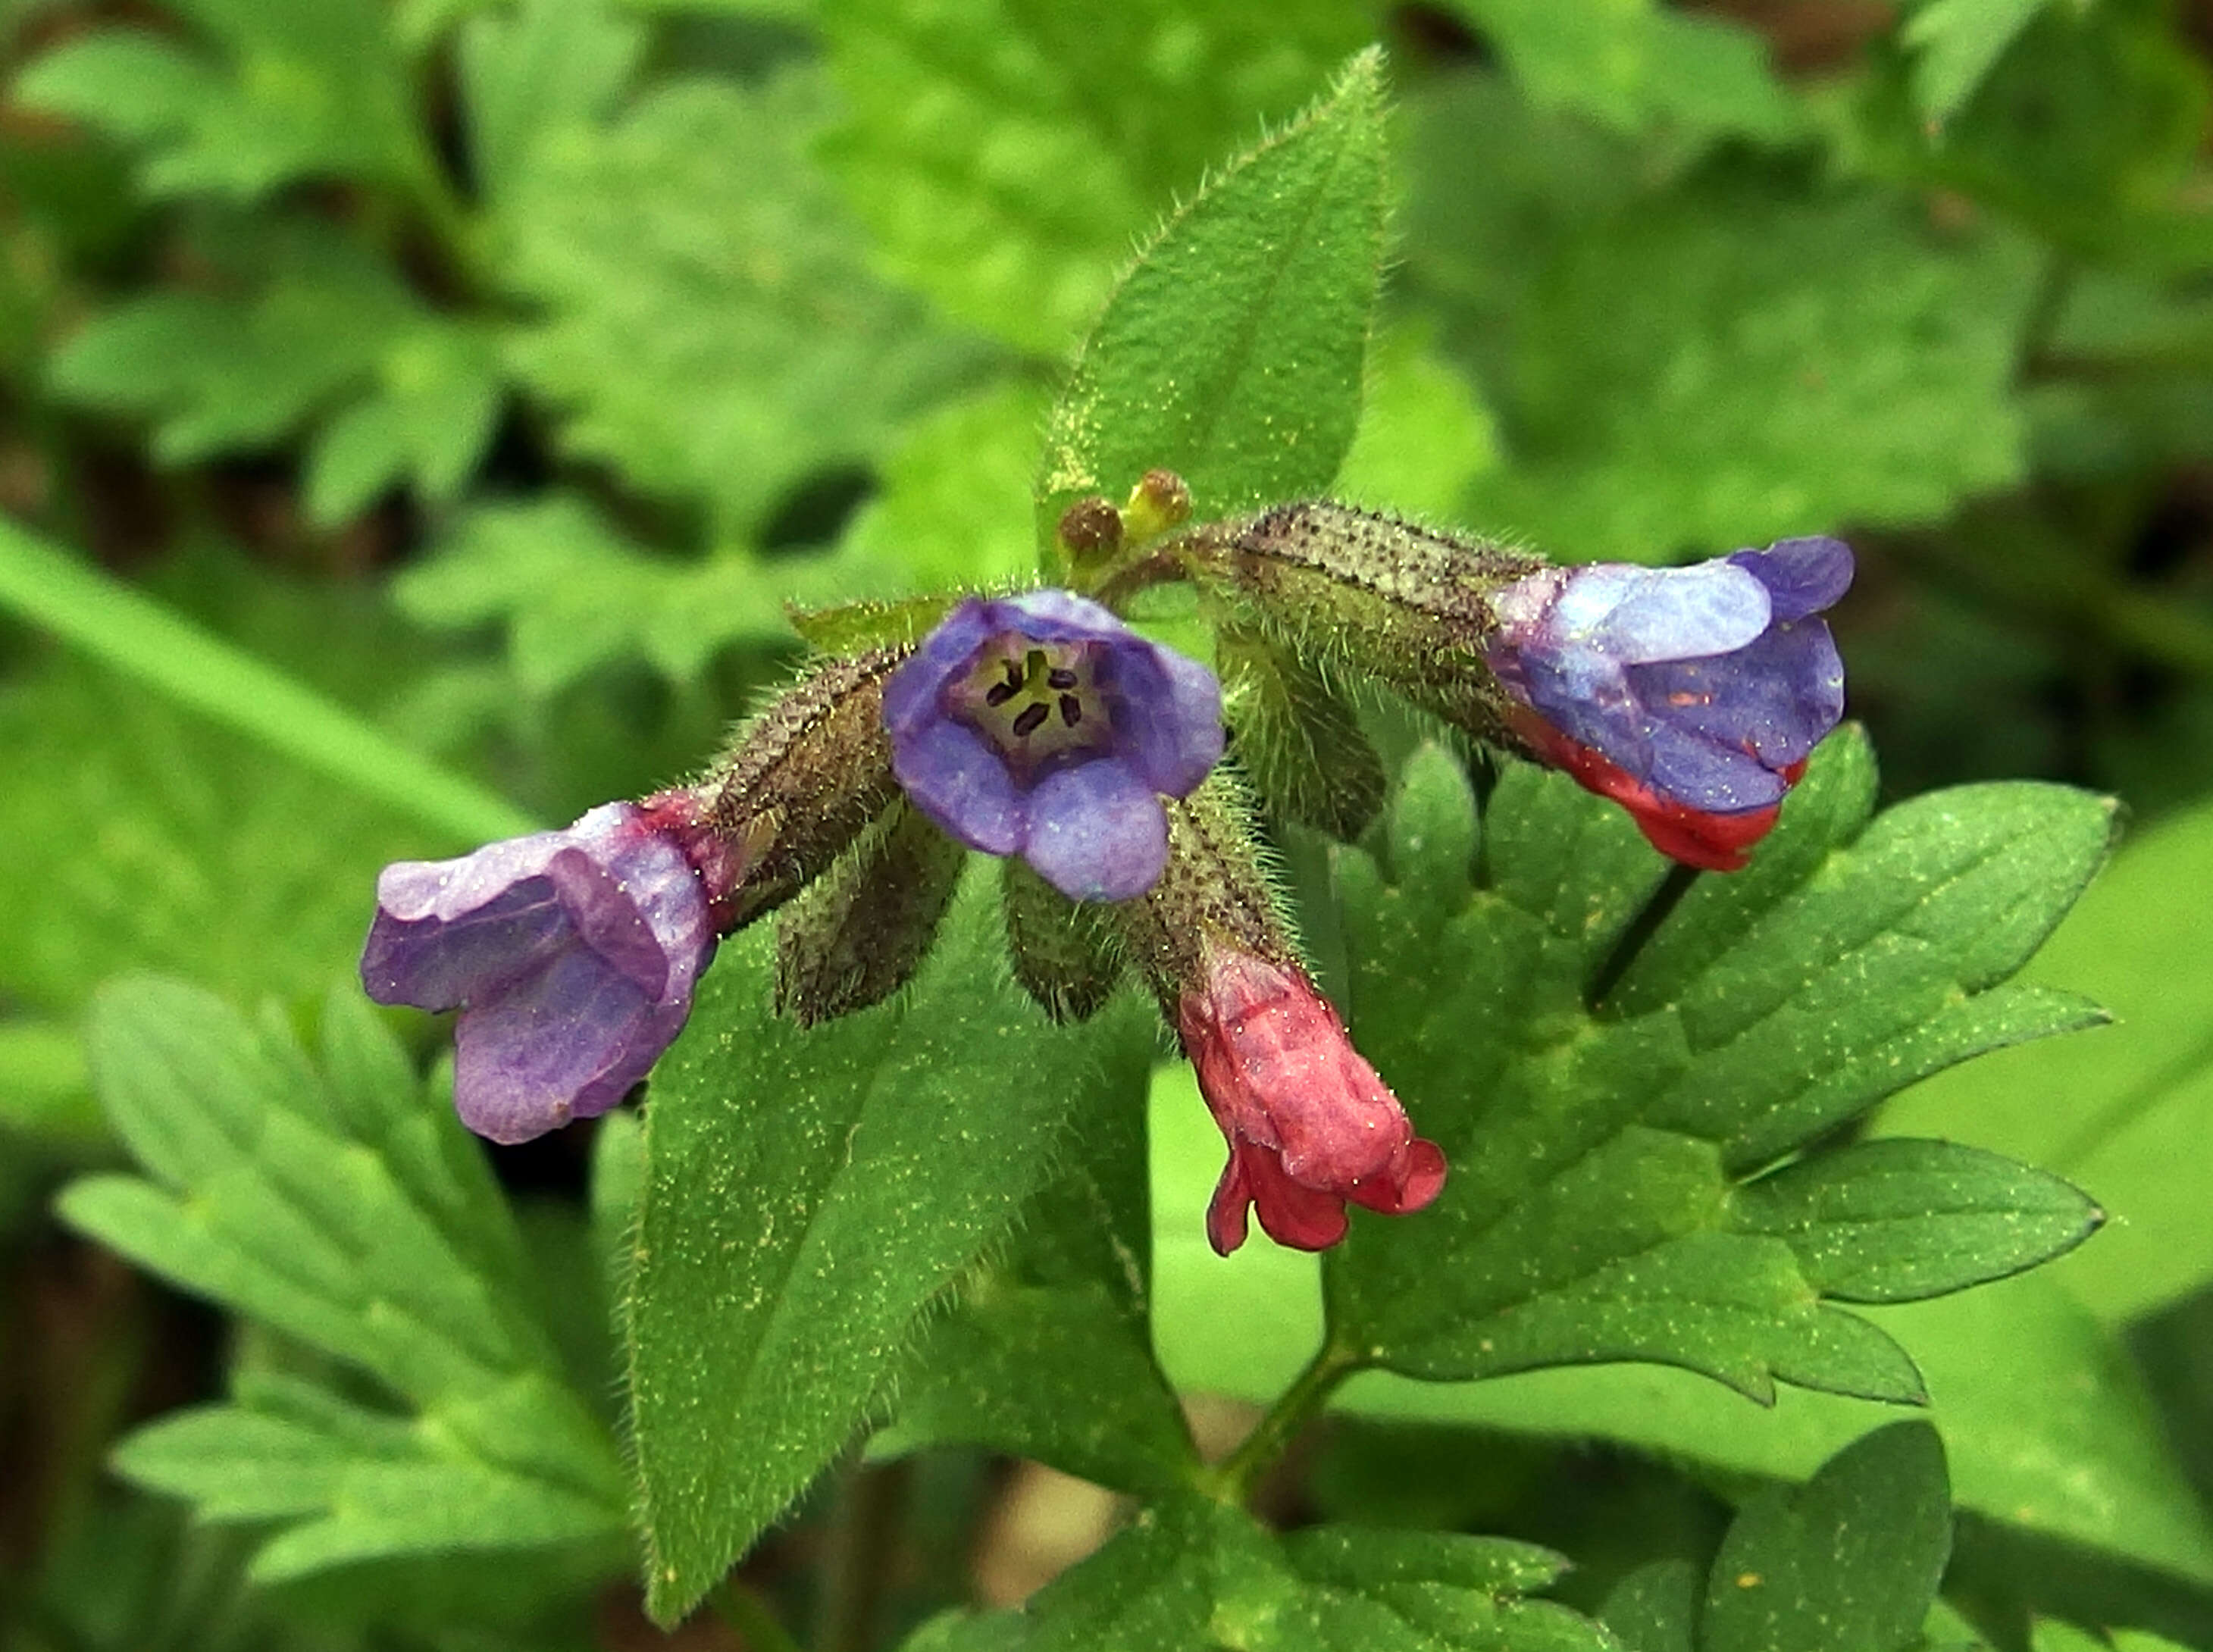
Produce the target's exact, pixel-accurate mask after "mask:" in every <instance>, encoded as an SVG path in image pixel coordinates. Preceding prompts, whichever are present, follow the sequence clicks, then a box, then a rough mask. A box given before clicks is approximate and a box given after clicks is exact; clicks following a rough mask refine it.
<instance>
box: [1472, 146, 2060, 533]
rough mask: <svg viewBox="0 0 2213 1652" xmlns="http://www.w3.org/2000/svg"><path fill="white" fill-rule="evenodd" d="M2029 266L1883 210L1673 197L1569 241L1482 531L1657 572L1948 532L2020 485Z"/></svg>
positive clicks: (1549, 291)
mask: <svg viewBox="0 0 2213 1652" xmlns="http://www.w3.org/2000/svg"><path fill="white" fill-rule="evenodd" d="M2033 273H2034V257H2033V249H2031V248H2030V247H2028V246H2027V244H2025V243H2023V242H2020V241H2013V240H2009V239H2008V238H2006V237H2004V236H2003V235H1996V234H1990V233H1984V234H1981V235H1968V236H1964V237H1961V238H1960V239H1959V241H1958V242H1957V244H1955V245H1951V246H1946V245H1944V244H1942V243H1939V242H1938V241H1936V239H1935V238H1934V236H1933V235H1932V234H1931V232H1930V229H1928V228H1927V226H1926V224H1925V223H1922V222H1919V221H1918V220H1917V219H1916V218H1915V217H1913V216H1909V215H1908V213H1907V212H1906V211H1905V210H1904V209H1903V208H1902V207H1901V206H1900V205H1899V204H1898V203H1897V202H1896V201H1894V200H1893V199H1891V198H1887V197H1884V196H1881V195H1877V194H1874V193H1871V192H1858V193H1839V194H1832V195H1816V196H1814V197H1811V198H1805V197H1794V196H1785V195H1782V194H1778V193H1774V192H1769V191H1766V190H1763V189H1758V188H1748V187H1742V186H1737V187H1730V188H1710V189H1704V190H1698V191H1692V190H1684V191H1679V192H1673V193H1670V194H1667V195H1663V196H1660V197H1657V198H1653V199H1651V200H1650V201H1649V202H1647V203H1645V204H1642V205H1640V206H1638V207H1637V208H1634V209H1632V210H1628V211H1625V212H1623V213H1621V214H1619V215H1618V216H1614V217H1613V218H1611V219H1608V220H1605V221H1601V222H1600V223H1597V224H1595V225H1593V226H1592V227H1590V228H1588V229H1586V230H1585V231H1584V232H1583V233H1582V234H1581V235H1577V236H1576V237H1574V238H1573V239H1572V240H1570V241H1568V242H1567V243H1566V244H1565V245H1564V247H1563V248H1562V250H1561V252H1560V253H1559V254H1558V257H1557V258H1556V259H1554V261H1553V262H1552V264H1551V265H1549V266H1547V267H1546V269H1545V273H1544V277H1543V278H1542V279H1541V280H1540V281H1539V282H1538V283H1536V284H1535V286H1534V287H1533V290H1532V292H1531V295H1530V296H1529V299H1528V302H1527V304H1526V305H1525V306H1524V307H1522V308H1521V310H1520V311H1519V313H1518V314H1517V316H1516V318H1515V333H1514V344H1513V353H1512V364H1511V369H1510V378H1509V382H1507V383H1506V384H1503V385H1502V386H1500V389H1501V390H1502V391H1503V392H1504V393H1503V394H1502V395H1501V398H1500V399H1501V401H1502V404H1503V405H1502V406H1501V412H1502V415H1503V417H1504V418H1506V419H1507V420H1508V422H1509V428H1511V429H1512V430H1514V432H1515V440H1514V442H1513V443H1512V452H1511V455H1510V462H1509V466H1508V467H1507V468H1506V469H1505V470H1504V471H1503V472H1499V473H1497V474H1496V475H1495V476H1493V477H1491V478H1490V479H1487V480H1485V481H1484V482H1483V483H1482V484H1480V485H1478V489H1477V491H1476V493H1475V496H1474V499H1473V502H1472V505H1471V509H1472V511H1473V512H1474V514H1475V515H1477V517H1478V520H1479V521H1485V522H1495V523H1498V524H1501V525H1504V526H1510V527H1515V528H1516V529H1518V530H1522V531H1526V532H1527V533H1528V534H1529V535H1530V536H1531V537H1532V538H1533V539H1536V540H1537V541H1538V542H1539V543H1540V544H1541V545H1543V546H1545V548H1546V549H1547V550H1549V551H1551V552H1553V553H1555V554H1557V555H1559V556H1561V557H1564V558H1630V559H1632V560H1637V561H1655V560H1663V559H1666V558H1671V557H1673V556H1674V555H1676V554H1677V553H1679V552H1692V551H1728V550H1729V549H1731V548H1733V547H1735V546H1741V545H1747V544H1750V545H1761V544H1765V543H1766V542H1768V541H1769V540H1771V539H1777V538H1780V537H1783V536H1784V535H1786V534H1790V533H1810V532H1815V531H1820V530H1822V529H1826V528H1828V527H1833V526H1834V525H1835V524H1836V523H1838V522H1839V521H1855V522H1866V523H1869V524H1871V525H1872V524H1889V523H1897V524H1907V523H1916V522H1927V521H1939V520H1941V519H1942V518H1943V517H1945V516H1947V515H1949V514H1950V513H1951V511H1952V510H1953V509H1954V506H1955V505H1956V504H1957V503H1959V501H1960V500H1961V499H1962V498H1964V497H1968V496H1970V495H1972V494H1975V493H1978V492H1984V491H1995V490H1997V489H2001V488H2003V487H2007V486H2009V485H2011V484H2013V483H2014V482H2015V480H2017V479H2019V477H2020V476H2021V472H2022V469H2023V462H2024V461H2023V457H2022V448H2021V443H2022V437H2023V424H2022V419H2021V411H2020V410H2019V408H2018V407H2017V405H2015V400H2014V398H2013V381H2014V377H2015V354H2016V339H2017V338H2018V336H2019V332H2020V329H2021V325H2022V323H2023V320H2024V318H2025V316H2026V314H2027V307H2028V304H2029V301H2030V296H2031V292H2032V288H2033Z"/></svg>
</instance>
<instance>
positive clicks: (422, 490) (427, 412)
mask: <svg viewBox="0 0 2213 1652" xmlns="http://www.w3.org/2000/svg"><path fill="white" fill-rule="evenodd" d="M375 372H376V385H375V389H374V390H373V391H372V392H371V393H369V395H368V396H367V397H365V398H363V399H361V400H359V401H357V402H355V403H353V404H352V405H351V406H349V407H347V408H346V409H344V411H342V412H340V413H338V415H337V416H335V417H334V418H332V419H331V420H330V422H329V423H328V424H326V425H325V426H324V427H323V429H322V430H321V431H320V434H319V435H318V436H316V438H315V442H314V448H312V450H311V451H310V452H309V454H308V520H309V521H313V522H314V523H315V524H316V525H318V526H319V527H337V526H338V525H339V524H341V523H344V522H347V521H351V520H352V519H353V518H354V517H356V516H357V515H360V514H361V513H362V511H363V510H364V509H367V508H368V507H369V506H370V505H371V504H374V503H375V502H376V500H377V498H378V497H379V496H380V495H381V494H383V493H384V492H385V491H387V489H389V488H391V487H393V486H394V485H398V484H399V483H400V482H402V481H403V480H405V481H412V483H413V484H414V485H415V488H416V491H418V494H419V495H420V496H421V497H422V498H423V499H424V501H425V502H427V503H446V502H447V501H449V500H451V499H452V498H454V497H455V496H456V495H457V494H459V493H460V491H461V488H462V486H463V485H464V484H466V482H467V481H468V480H469V479H470V478H471V477H472V475H473V474H474V473H475V472H476V468H477V464H478V461H479V460H480V459H481V458H482V457H483V455H484V453H485V448H487V447H489V446H490V445H491V438H492V432H493V430H494V428H495V426H496V424H497V419H498V414H499V409H500V402H501V399H502V393H501V384H500V380H499V375H498V371H497V352H496V351H495V350H494V348H493V346H492V342H491V338H489V337H487V336H486V335H485V334H484V333H481V332H476V331H474V330H472V329H471V328H468V327H466V326H424V327H421V328H418V329H413V330H411V331H410V332H408V333H407V334H406V335H405V336H404V337H402V338H398V339H395V340H394V341H393V343H392V344H390V345H389V346H388V347H387V349H386V350H385V351H383V353H382V354H381V356H380V357H379V358H378V360H377V362H376V364H375Z"/></svg>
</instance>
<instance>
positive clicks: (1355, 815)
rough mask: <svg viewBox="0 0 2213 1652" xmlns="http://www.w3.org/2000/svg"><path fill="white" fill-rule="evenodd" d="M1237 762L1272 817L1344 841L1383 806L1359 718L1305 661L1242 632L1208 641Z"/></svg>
mask: <svg viewBox="0 0 2213 1652" xmlns="http://www.w3.org/2000/svg"><path fill="white" fill-rule="evenodd" d="M1214 663H1215V669H1216V671H1217V672H1218V673H1220V674H1221V677H1222V702H1223V704H1224V706H1225V707H1226V712H1225V715H1226V716H1227V717H1228V722H1229V723H1230V725H1231V727H1233V728H1235V729H1236V731H1237V757H1238V760H1239V762H1240V763H1241V764H1242V765H1244V769H1245V772H1246V773H1247V775H1248V776H1250V777H1251V778H1252V781H1253V790H1254V791H1256V792H1258V793H1259V796H1260V800H1261V802H1263V803H1265V805H1266V806H1267V808H1269V810H1270V811H1271V813H1273V814H1276V815H1277V816H1279V817H1280V818H1282V819H1284V820H1296V821H1298V822H1299V823H1300V824H1302V825H1303V826H1313V827H1314V828H1315V829H1316V830H1318V831H1321V832H1327V833H1329V835H1330V836H1331V837H1332V838H1341V839H1343V840H1344V841H1345V842H1348V843H1349V842H1350V841H1351V840H1352V839H1353V838H1357V837H1358V836H1359V835H1360V834H1361V833H1362V832H1364V831H1366V830H1367V829H1368V826H1369V822H1370V821H1372V820H1375V813H1376V811H1377V810H1378V809H1380V808H1382V807H1383V793H1384V789H1385V787H1386V784H1387V781H1386V778H1385V776H1384V773H1383V760H1382V759H1381V758H1380V757H1378V756H1377V755H1376V754H1375V747H1373V746H1371V745H1370V744H1369V741H1368V736H1367V735H1364V734H1363V733H1362V732H1361V729H1360V718H1359V714H1358V713H1357V712H1356V710H1354V709H1353V706H1352V704H1351V703H1350V701H1349V700H1347V699H1346V698H1344V696H1343V695H1342V694H1340V693H1338V691H1337V689H1336V687H1335V686H1333V685H1332V683H1331V682H1330V681H1329V680H1328V678H1326V676H1325V675H1324V674H1322V672H1321V671H1320V669H1319V668H1316V667H1315V666H1314V664H1313V663H1312V662H1311V661H1307V660H1303V659H1302V658H1300V657H1299V656H1298V655H1296V654H1295V653H1294V652H1293V651H1292V650H1291V649H1289V648H1287V647H1285V646H1283V645H1282V644H1279V643H1273V642H1271V641H1270V640H1269V639H1268V638H1266V637H1263V636H1261V635H1259V633H1258V632H1257V631H1253V630H1250V629H1247V628H1246V627H1243V626H1237V625H1228V626H1224V627H1223V628H1222V630H1221V631H1218V632H1217V633H1216V638H1215V656H1214Z"/></svg>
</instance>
